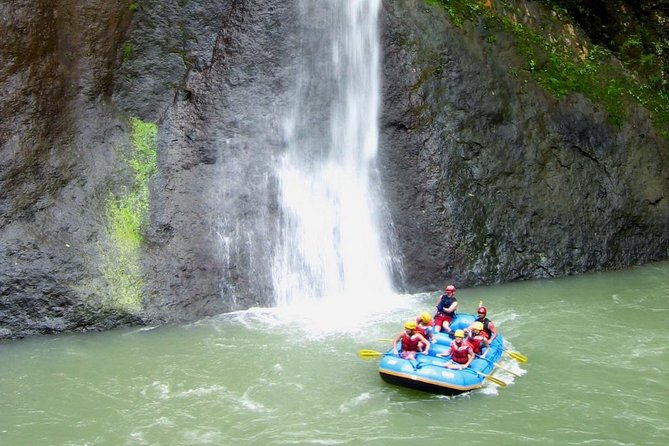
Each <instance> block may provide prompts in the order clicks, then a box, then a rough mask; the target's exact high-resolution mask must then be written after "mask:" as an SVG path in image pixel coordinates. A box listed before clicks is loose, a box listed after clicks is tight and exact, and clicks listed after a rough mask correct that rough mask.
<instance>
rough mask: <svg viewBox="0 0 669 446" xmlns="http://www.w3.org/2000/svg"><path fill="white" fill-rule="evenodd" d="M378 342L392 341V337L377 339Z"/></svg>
mask: <svg viewBox="0 0 669 446" xmlns="http://www.w3.org/2000/svg"><path fill="white" fill-rule="evenodd" d="M377 341H379V342H393V341H394V339H377Z"/></svg>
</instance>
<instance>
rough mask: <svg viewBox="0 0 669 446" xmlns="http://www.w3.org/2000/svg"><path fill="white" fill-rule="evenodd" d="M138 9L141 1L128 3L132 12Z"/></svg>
mask: <svg viewBox="0 0 669 446" xmlns="http://www.w3.org/2000/svg"><path fill="white" fill-rule="evenodd" d="M138 9H139V3H137V2H136V1H132V2H130V4H129V5H128V11H130V12H136V11H137V10H138Z"/></svg>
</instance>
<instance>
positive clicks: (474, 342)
mask: <svg viewBox="0 0 669 446" xmlns="http://www.w3.org/2000/svg"><path fill="white" fill-rule="evenodd" d="M483 339H485V338H484V337H483V336H481V335H478V336H467V338H466V339H465V342H467V344H469V345H470V346H471V348H472V350H474V353H476V354H477V355H480V354H481V353H482V350H481V342H483Z"/></svg>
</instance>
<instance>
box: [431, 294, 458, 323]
mask: <svg viewBox="0 0 669 446" xmlns="http://www.w3.org/2000/svg"><path fill="white" fill-rule="evenodd" d="M457 307H458V300H457V299H456V298H455V286H454V285H448V286H447V287H446V288H445V289H444V294H442V295H441V296H440V297H439V300H438V301H437V313H436V314H435V315H434V331H437V332H439V331H442V330H443V331H445V332H446V333H450V332H451V327H450V324H451V321H452V320H453V318H454V317H455V315H456V314H457V311H456V309H457Z"/></svg>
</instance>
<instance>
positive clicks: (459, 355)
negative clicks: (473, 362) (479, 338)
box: [451, 341, 472, 364]
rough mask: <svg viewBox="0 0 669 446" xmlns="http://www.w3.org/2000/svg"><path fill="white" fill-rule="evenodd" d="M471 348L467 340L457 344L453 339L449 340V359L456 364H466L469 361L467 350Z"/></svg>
mask: <svg viewBox="0 0 669 446" xmlns="http://www.w3.org/2000/svg"><path fill="white" fill-rule="evenodd" d="M471 350H472V348H471V346H470V345H469V344H468V343H467V342H464V341H463V342H461V343H460V345H458V344H457V343H456V342H455V341H453V342H451V361H453V362H457V363H458V364H467V361H469V352H470V351H471Z"/></svg>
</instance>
